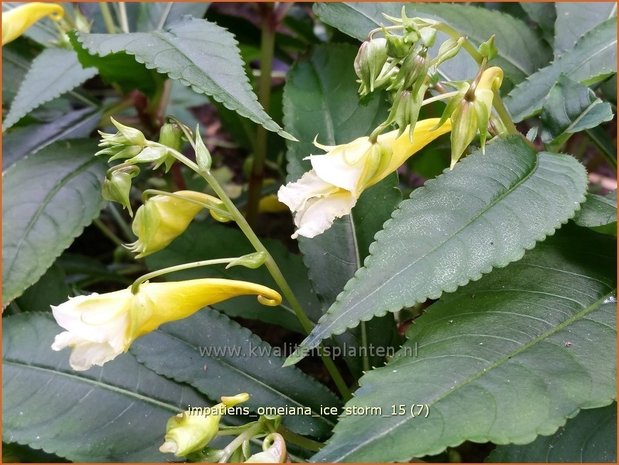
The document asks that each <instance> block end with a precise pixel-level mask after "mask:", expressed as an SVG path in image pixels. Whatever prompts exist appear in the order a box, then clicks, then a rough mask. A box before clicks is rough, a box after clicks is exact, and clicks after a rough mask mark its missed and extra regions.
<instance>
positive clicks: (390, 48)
mask: <svg viewBox="0 0 619 465" xmlns="http://www.w3.org/2000/svg"><path fill="white" fill-rule="evenodd" d="M385 37H386V39H387V55H389V56H390V57H393V58H396V59H398V60H401V59H402V58H404V57H405V56H407V55H408V54H409V53H410V49H411V44H410V43H408V42H406V41H405V40H404V37H402V36H397V35H395V34H387V35H386V36H385Z"/></svg>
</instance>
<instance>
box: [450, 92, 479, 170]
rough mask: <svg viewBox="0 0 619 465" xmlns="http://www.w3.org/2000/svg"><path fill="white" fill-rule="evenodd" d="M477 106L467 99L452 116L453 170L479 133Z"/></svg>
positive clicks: (461, 102) (451, 166) (462, 101)
mask: <svg viewBox="0 0 619 465" xmlns="http://www.w3.org/2000/svg"><path fill="white" fill-rule="evenodd" d="M477 127H478V124H477V114H476V113H475V105H474V103H473V102H470V101H468V100H466V99H463V100H461V101H460V103H459V104H458V106H457V107H456V108H455V110H454V112H453V113H452V115H451V165H450V168H452V169H453V167H454V166H455V164H456V163H457V162H458V160H459V159H460V157H461V156H462V154H463V153H464V151H465V150H466V148H467V147H468V145H469V144H470V143H471V142H472V141H473V139H474V138H475V134H476V133H477Z"/></svg>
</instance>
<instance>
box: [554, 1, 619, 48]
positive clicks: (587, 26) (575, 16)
mask: <svg viewBox="0 0 619 465" xmlns="http://www.w3.org/2000/svg"><path fill="white" fill-rule="evenodd" d="M555 7H556V10H557V19H556V23H555V39H554V54H555V58H556V57H559V56H560V55H562V54H563V53H564V52H566V51H567V50H569V49H571V48H572V47H573V46H574V44H576V42H577V41H578V39H580V38H581V37H582V36H583V35H584V34H586V33H587V32H589V31H590V30H591V29H593V28H595V27H596V26H597V25H598V24H600V23H602V22H604V21H606V20H607V19H608V18H611V17H613V16H616V14H617V9H616V8H617V6H616V3H615V2H582V3H581V2H574V3H572V2H570V3H563V2H557V3H556V4H555Z"/></svg>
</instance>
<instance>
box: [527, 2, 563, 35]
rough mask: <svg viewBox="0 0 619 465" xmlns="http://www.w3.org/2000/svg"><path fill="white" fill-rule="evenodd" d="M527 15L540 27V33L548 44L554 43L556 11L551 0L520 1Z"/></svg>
mask: <svg viewBox="0 0 619 465" xmlns="http://www.w3.org/2000/svg"><path fill="white" fill-rule="evenodd" d="M520 6H521V7H522V9H523V10H524V11H525V13H526V14H527V16H528V17H529V18H531V20H532V21H533V22H535V23H537V25H538V26H539V27H540V28H541V30H542V35H543V37H544V39H545V40H546V42H548V43H549V44H550V45H552V44H553V43H554V35H555V34H554V30H555V20H556V19H557V12H556V10H555V3H553V2H539V3H537V2H536V3H533V2H520Z"/></svg>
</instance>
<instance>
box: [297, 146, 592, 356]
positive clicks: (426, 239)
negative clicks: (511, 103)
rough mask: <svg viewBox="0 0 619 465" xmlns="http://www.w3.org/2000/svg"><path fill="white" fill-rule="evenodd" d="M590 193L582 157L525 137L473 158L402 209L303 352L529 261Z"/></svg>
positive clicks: (430, 183)
mask: <svg viewBox="0 0 619 465" xmlns="http://www.w3.org/2000/svg"><path fill="white" fill-rule="evenodd" d="M586 187H587V177H586V172H585V169H584V167H583V166H582V165H581V164H580V163H578V162H577V161H576V160H575V159H574V158H573V157H571V156H569V155H558V154H553V153H548V152H542V153H539V154H537V153H536V152H535V151H534V150H533V149H532V148H531V147H530V146H529V145H527V144H526V142H525V141H524V140H523V139H522V138H521V137H519V136H510V137H508V138H505V139H500V140H497V141H495V142H494V143H492V144H491V145H488V146H487V148H486V153H485V155H484V154H482V153H481V151H478V152H476V153H474V154H472V155H470V156H468V157H467V158H465V159H464V160H463V161H462V162H460V163H458V164H457V165H456V167H455V168H454V169H453V170H452V171H445V172H444V173H443V174H442V175H441V176H439V177H437V178H435V179H433V180H431V181H428V182H427V183H426V184H425V186H424V187H421V188H419V189H416V190H415V191H413V193H412V194H411V196H410V198H409V199H408V200H405V201H404V202H402V203H401V204H400V206H399V208H398V209H397V210H396V211H395V212H394V213H393V215H392V218H391V220H389V221H388V222H387V223H385V227H384V229H383V230H382V231H381V232H380V233H378V234H377V235H376V242H374V244H372V247H370V255H369V256H368V258H367V259H366V260H365V263H364V266H363V268H361V269H360V270H359V271H358V272H357V273H356V274H355V276H354V278H353V279H351V280H350V281H349V282H348V283H347V284H346V287H345V288H344V291H343V292H342V293H341V294H340V295H339V296H338V298H337V300H336V302H335V303H334V304H333V305H332V306H331V308H330V309H329V311H328V312H327V313H326V314H325V315H324V316H323V317H322V318H321V319H320V321H319V322H318V325H317V326H316V327H315V328H314V330H313V331H312V333H311V334H310V335H309V336H308V337H307V338H306V339H305V340H304V341H303V343H302V346H301V348H300V349H299V351H300V350H302V349H304V348H305V349H307V348H313V347H315V346H316V345H317V344H318V343H319V342H320V341H321V340H322V339H324V338H326V337H329V336H331V335H333V334H339V333H341V332H342V331H345V330H346V329H347V328H350V327H354V326H356V325H357V324H359V322H360V321H367V320H369V319H371V318H373V317H374V316H380V315H384V314H385V313H387V312H396V311H398V310H401V309H402V308H405V307H410V306H412V305H415V304H417V303H420V302H424V301H425V300H426V299H438V298H439V297H440V296H441V294H442V293H443V292H453V291H455V290H456V289H457V288H458V287H459V286H463V285H465V284H467V283H468V282H469V281H471V280H473V281H474V280H477V279H479V278H481V276H482V274H484V273H489V272H490V271H491V270H492V269H493V268H495V267H504V266H506V265H507V264H509V263H510V262H513V261H516V260H519V259H520V258H522V256H523V254H524V252H525V250H527V249H531V248H533V247H534V246H535V243H536V242H537V241H541V240H543V239H544V238H545V237H546V236H548V235H551V234H553V233H554V231H555V230H556V229H557V228H559V227H560V226H561V224H563V223H566V222H567V221H568V220H569V219H570V218H572V217H573V216H574V214H575V212H576V210H577V209H578V208H579V205H580V203H582V202H583V201H584V197H585V191H586ZM292 359H295V357H294V356H293V357H291V361H292Z"/></svg>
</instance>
